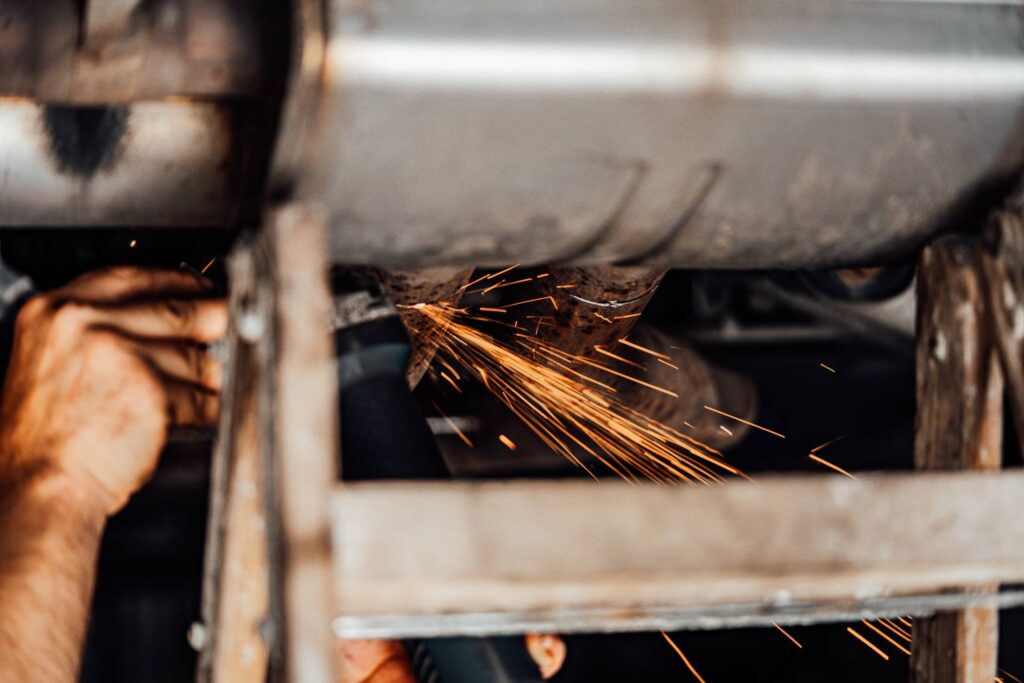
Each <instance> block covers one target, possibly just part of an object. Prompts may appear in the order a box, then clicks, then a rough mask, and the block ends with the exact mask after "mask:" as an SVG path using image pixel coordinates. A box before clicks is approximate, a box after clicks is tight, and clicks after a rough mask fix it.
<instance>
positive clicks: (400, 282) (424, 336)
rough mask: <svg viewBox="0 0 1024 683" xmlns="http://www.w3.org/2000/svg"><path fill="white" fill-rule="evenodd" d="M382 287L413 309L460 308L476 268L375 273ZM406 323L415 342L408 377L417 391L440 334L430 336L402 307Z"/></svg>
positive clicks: (411, 339)
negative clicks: (446, 305)
mask: <svg viewBox="0 0 1024 683" xmlns="http://www.w3.org/2000/svg"><path fill="white" fill-rule="evenodd" d="M375 273H376V275H377V278H378V279H379V280H380V283H381V285H383V286H384V288H385V289H386V290H387V292H388V296H389V297H391V300H392V301H393V302H394V303H395V304H396V305H398V306H403V307H404V306H412V305H414V304H419V303H429V304H436V303H438V302H441V301H446V302H448V303H450V304H452V305H458V302H459V299H460V298H461V297H462V286H463V285H465V284H466V283H467V282H469V278H470V276H471V275H472V274H473V269H472V268H458V267H454V268H449V267H444V266H441V267H438V268H407V269H398V270H385V269H383V268H378V269H376V270H375ZM398 312H399V313H400V314H401V315H402V321H403V322H404V323H405V326H406V329H408V331H409V340H410V341H411V342H412V355H411V356H410V357H409V369H408V370H407V371H406V378H407V379H408V380H409V386H410V387H413V388H415V387H416V385H417V384H419V382H420V380H421V379H423V375H424V374H425V373H426V372H427V368H428V367H430V362H431V361H432V360H433V359H434V355H435V354H436V353H437V343H438V334H439V333H428V332H427V331H426V330H423V329H421V328H418V327H417V326H416V325H417V323H418V322H420V316H419V315H418V314H417V313H415V312H414V311H412V310H410V309H409V308H400V309H399V311H398Z"/></svg>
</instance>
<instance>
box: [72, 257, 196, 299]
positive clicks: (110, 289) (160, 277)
mask: <svg viewBox="0 0 1024 683" xmlns="http://www.w3.org/2000/svg"><path fill="white" fill-rule="evenodd" d="M212 286H213V284H212V283H211V282H210V281H209V280H206V279H204V278H199V277H196V276H195V275H193V274H192V273H189V272H187V271H184V270H175V269H169V268H140V267H137V266H116V267H114V268H104V269H102V270H95V271H92V272H89V273H86V274H85V275H82V276H80V277H78V278H75V279H74V280H72V281H71V282H70V283H68V284H66V285H64V286H63V287H61V288H59V289H57V290H54V291H53V292H52V296H54V297H55V298H57V299H62V298H64V299H72V300H76V301H82V302H92V303H102V302H109V303H113V302H118V301H127V300H130V299H135V298H143V297H147V296H155V295H159V294H167V293H174V294H179V295H187V294H195V293H200V292H205V291H209V290H210V289H211V288H212Z"/></svg>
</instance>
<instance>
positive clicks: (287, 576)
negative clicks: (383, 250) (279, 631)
mask: <svg viewBox="0 0 1024 683" xmlns="http://www.w3.org/2000/svg"><path fill="white" fill-rule="evenodd" d="M266 231H267V233H266V237H267V246H268V255H269V257H270V258H271V259H272V261H271V265H272V273H271V275H272V282H273V288H274V296H273V299H274V328H273V336H274V339H275V343H274V344H273V347H272V349H270V351H271V353H272V358H271V359H270V361H269V364H270V366H271V368H272V372H273V379H274V385H273V391H274V401H273V414H272V422H273V437H272V438H273V452H274V457H273V467H274V474H275V485H276V487H277V497H278V498H277V500H278V507H279V524H280V526H279V539H280V540H279V542H280V545H279V550H280V559H281V564H280V568H281V576H280V581H281V591H282V593H281V604H280V607H281V612H282V618H283V624H282V626H283V636H282V645H283V655H284V673H285V679H286V680H288V681H294V682H296V683H298V682H301V683H333V681H334V680H335V679H334V676H333V673H332V668H333V667H332V654H333V651H334V647H333V645H334V642H333V636H332V634H331V618H332V617H333V600H332V599H331V543H330V542H331V536H330V517H329V502H330V495H331V488H332V486H333V485H334V482H335V481H336V479H337V467H336V462H337V457H338V452H339V451H338V390H337V380H336V377H335V373H336V369H335V365H334V359H333V342H332V339H331V335H330V330H329V326H328V325H329V321H330V316H331V311H332V307H331V297H330V291H329V289H328V282H327V273H328V263H327V254H328V245H327V224H326V221H325V220H324V218H323V216H322V215H320V214H318V213H316V212H315V211H312V210H310V209H308V208H306V207H303V206H301V205H297V204H293V205H287V206H285V207H283V208H281V209H278V210H276V211H273V212H271V213H270V215H269V216H268V220H267V226H266Z"/></svg>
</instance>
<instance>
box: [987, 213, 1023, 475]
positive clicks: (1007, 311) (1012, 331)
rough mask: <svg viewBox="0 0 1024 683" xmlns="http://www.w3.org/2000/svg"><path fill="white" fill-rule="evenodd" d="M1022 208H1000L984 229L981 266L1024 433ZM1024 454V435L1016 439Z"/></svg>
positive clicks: (1015, 414) (1017, 422)
mask: <svg viewBox="0 0 1024 683" xmlns="http://www.w3.org/2000/svg"><path fill="white" fill-rule="evenodd" d="M1021 215H1022V214H1021V211H1020V210H1019V209H1018V210H1016V211H1012V212H1011V211H1006V212H999V213H997V214H995V215H994V216H993V217H992V220H991V221H990V222H989V224H988V226H987V227H986V230H985V249H984V251H983V252H982V257H981V267H982V273H983V275H984V279H985V290H986V294H987V297H986V302H987V303H988V305H989V310H991V311H992V330H993V332H994V336H995V345H996V348H997V349H998V350H999V356H1000V360H1001V361H1002V366H1003V373H1004V375H1005V377H1006V387H1007V390H1008V391H1007V394H1008V395H1009V399H1010V407H1011V413H1010V415H1011V417H1012V418H1013V426H1014V429H1016V431H1017V434H1024V223H1022V218H1021ZM1017 442H1018V448H1019V449H1020V453H1021V455H1022V456H1024V438H1019V439H1017Z"/></svg>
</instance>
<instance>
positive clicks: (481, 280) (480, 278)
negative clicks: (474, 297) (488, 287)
mask: <svg viewBox="0 0 1024 683" xmlns="http://www.w3.org/2000/svg"><path fill="white" fill-rule="evenodd" d="M487 278H488V276H487V275H481V276H480V277H478V278H477V279H475V280H473V281H472V282H467V283H466V284H464V285H462V286H461V287H459V288H458V289H457V290H456V291H458V292H461V291H463V290H464V289H469V288H470V287H472V286H473V285H475V284H477V283H480V282H483V281H484V280H486V279H487Z"/></svg>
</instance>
